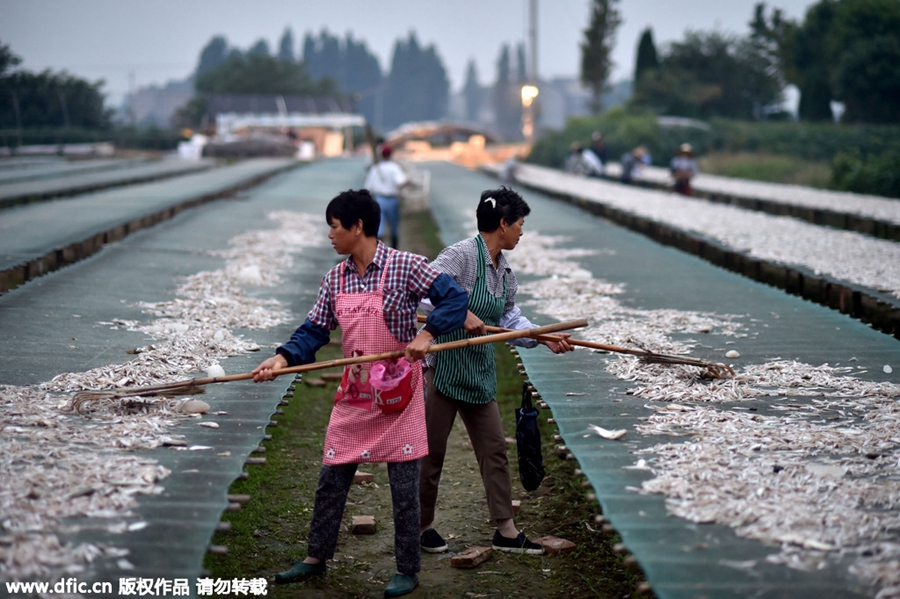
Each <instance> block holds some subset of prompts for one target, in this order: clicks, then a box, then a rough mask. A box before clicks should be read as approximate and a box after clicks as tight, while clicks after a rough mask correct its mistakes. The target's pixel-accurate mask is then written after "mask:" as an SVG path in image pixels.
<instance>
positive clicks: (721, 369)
mask: <svg viewBox="0 0 900 599" xmlns="http://www.w3.org/2000/svg"><path fill="white" fill-rule="evenodd" d="M425 318H426V317H425V316H422V315H418V319H419V322H425ZM484 328H485V330H487V331H488V332H489V333H501V332H503V331H509V330H510V329H504V328H502V327H492V326H488V325H485V327H484ZM531 330H532V331H536V330H537V329H531ZM529 336H530V337H532V338H534V339H537V340H538V341H556V342H559V341H562V339H563V338H562V337H558V336H556V335H548V334H538V335H529ZM566 342H567V343H568V344H569V345H576V346H579V347H587V348H590V349H599V350H602V351H608V352H614V353H618V354H628V355H631V356H637V357H639V358H642V359H643V360H645V361H647V362H654V363H657V364H685V365H687V366H697V367H699V368H704V369H706V370H707V372H709V373H710V374H711V375H712V376H714V377H715V378H725V377H728V376H734V370H733V369H732V368H731V367H730V366H728V365H726V364H716V363H715V362H710V361H708V360H701V359H700V358H692V357H690V356H676V355H672V354H660V353H657V352H653V351H649V350H646V349H634V348H627V347H617V346H615V345H606V344H604V343H595V342H593V341H584V340H581V339H572V338H571V337H570V338H567V339H566Z"/></svg>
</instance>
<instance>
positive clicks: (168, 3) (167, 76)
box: [0, 0, 815, 102]
mask: <svg viewBox="0 0 900 599" xmlns="http://www.w3.org/2000/svg"><path fill="white" fill-rule="evenodd" d="M756 2H757V0H689V1H687V2H678V1H675V0H622V1H621V2H620V3H619V7H620V12H621V15H622V21H623V22H622V25H621V26H620V27H619V29H618V33H617V36H616V47H615V51H614V56H613V59H614V61H615V63H616V64H615V70H614V73H613V79H614V80H619V79H623V78H630V76H631V73H632V71H633V69H634V54H635V49H636V48H637V42H638V39H639V37H640V34H641V32H642V31H643V30H644V29H645V28H646V27H651V28H652V29H653V35H654V39H655V41H656V44H657V47H658V48H659V47H660V46H662V45H663V44H665V43H666V42H670V41H673V40H680V39H683V37H684V32H685V30H687V29H693V30H702V31H709V30H713V29H719V30H721V31H725V32H730V33H738V34H741V35H743V34H746V33H747V31H748V26H747V23H748V22H749V21H750V19H751V17H752V15H753V7H754V5H755V4H756ZM537 4H538V11H537V13H538V15H537V38H538V44H537V45H538V73H539V75H540V76H541V77H542V78H551V77H555V76H577V75H578V71H579V62H580V56H581V55H580V49H579V44H580V42H581V41H582V40H583V31H584V29H585V28H586V27H587V25H588V17H589V7H590V1H589V0H538V2H537ZM812 4H815V2H813V1H811V0H769V1H768V2H767V5H768V6H769V7H778V8H781V9H782V11H783V12H784V13H785V14H786V15H787V16H788V17H790V18H793V19H798V20H802V19H803V16H804V14H805V12H806V9H807V8H808V7H809V6H810V5H812ZM529 5H530V2H529V0H376V1H372V0H0V43H3V44H7V45H9V46H10V49H11V50H12V51H13V53H15V54H17V55H18V56H20V57H21V58H22V59H23V61H22V64H21V65H20V68H25V69H29V70H32V71H40V70H43V69H45V68H50V69H53V70H55V71H56V70H63V69H65V70H67V71H69V72H70V73H72V74H74V75H77V76H79V77H83V78H86V79H88V80H90V81H96V80H98V79H104V80H105V81H106V85H105V87H104V88H103V90H104V91H105V92H106V93H107V94H109V95H110V97H111V99H112V100H113V101H115V102H118V101H120V100H121V98H122V96H123V95H124V94H125V93H127V92H128V90H129V89H131V87H132V86H133V87H142V86H146V85H149V84H163V83H165V82H167V81H169V80H173V79H183V78H185V77H186V76H188V75H189V74H190V73H191V72H192V70H193V69H194V67H195V66H196V64H197V59H198V57H199V55H200V51H201V50H202V49H203V47H204V46H205V45H206V43H207V42H209V40H210V39H211V38H212V37H213V36H214V35H223V36H225V38H226V39H227V40H228V42H229V44H231V45H232V46H236V47H238V48H241V49H243V50H246V49H247V48H249V47H250V46H251V45H252V44H254V43H255V42H256V41H257V40H259V39H261V38H262V39H265V40H267V41H268V42H269V46H270V47H271V48H272V50H273V52H275V51H277V48H278V41H279V40H280V38H281V35H282V33H283V32H284V30H285V28H286V27H290V28H291V29H292V30H293V32H294V38H295V40H296V42H297V44H298V46H299V45H300V44H301V43H302V40H303V36H304V35H305V34H306V33H307V32H313V33H314V34H318V33H319V32H320V31H321V30H322V29H323V28H326V29H328V31H330V32H331V33H332V34H334V35H337V36H339V37H341V38H343V37H344V36H345V34H346V33H348V32H351V33H352V34H353V37H354V38H355V39H356V40H361V41H365V42H366V44H367V46H368V47H369V50H370V51H371V52H373V53H374V54H375V55H376V56H377V57H378V59H379V62H380V63H381V67H382V70H383V71H387V70H388V69H389V68H390V60H391V54H392V50H393V47H394V43H395V42H396V40H397V39H398V38H404V39H405V38H406V37H407V36H408V35H409V32H410V31H413V30H415V32H416V34H417V36H418V40H419V42H420V44H422V45H423V46H427V45H430V44H434V45H435V46H436V48H437V50H438V53H439V55H440V56H441V58H442V59H443V61H444V66H445V67H446V68H447V71H448V75H449V77H450V83H451V86H452V89H453V90H454V91H455V90H458V89H459V88H460V87H461V86H462V84H463V83H464V80H465V71H466V65H467V64H468V61H469V60H475V63H476V67H477V70H478V76H479V81H480V82H481V83H482V84H485V83H489V82H492V81H493V80H494V78H495V74H496V67H495V63H496V61H497V57H498V55H499V51H500V47H501V45H502V44H503V43H508V44H510V45H513V46H514V45H515V44H517V43H519V42H522V41H527V39H528V35H529V34H528V30H529V18H528V7H529ZM297 53H298V54H299V48H298V52H297Z"/></svg>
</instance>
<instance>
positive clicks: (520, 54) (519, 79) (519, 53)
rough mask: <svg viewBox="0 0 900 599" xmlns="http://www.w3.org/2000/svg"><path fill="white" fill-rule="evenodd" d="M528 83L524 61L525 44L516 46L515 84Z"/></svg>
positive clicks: (525, 62)
mask: <svg viewBox="0 0 900 599" xmlns="http://www.w3.org/2000/svg"><path fill="white" fill-rule="evenodd" d="M527 82H528V62H527V61H526V60H525V44H523V43H522V42H519V43H518V44H516V83H519V84H520V85H521V84H523V83H527Z"/></svg>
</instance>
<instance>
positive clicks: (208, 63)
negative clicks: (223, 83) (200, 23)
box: [194, 35, 228, 77]
mask: <svg viewBox="0 0 900 599" xmlns="http://www.w3.org/2000/svg"><path fill="white" fill-rule="evenodd" d="M227 59H228V41H227V40H226V39H225V38H224V37H223V36H221V35H217V36H215V37H213V38H212V39H211V40H209V42H208V43H207V44H206V46H204V47H203V50H201V51H200V59H199V60H198V61H197V67H196V68H195V69H194V76H195V77H199V76H200V75H202V74H204V73H208V72H209V71H212V70H213V69H215V68H216V67H218V66H219V65H220V64H222V63H223V62H225V61H226V60H227Z"/></svg>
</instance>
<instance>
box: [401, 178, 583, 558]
mask: <svg viewBox="0 0 900 599" xmlns="http://www.w3.org/2000/svg"><path fill="white" fill-rule="evenodd" d="M530 212H531V209H530V208H529V207H528V204H526V203H525V200H523V199H522V197H521V196H520V195H519V194H517V193H516V192H515V191H513V190H511V189H508V188H506V187H502V188H500V189H493V190H488V191H485V192H484V193H482V194H481V200H480V201H479V203H478V208H477V210H476V217H477V219H478V231H479V233H478V235H476V236H475V237H472V238H469V239H465V240H463V241H460V242H459V243H456V244H454V245H452V246H450V247H447V248H445V249H444V250H443V251H442V252H441V253H440V255H438V257H437V258H436V259H435V260H434V262H432V266H433V267H434V268H436V269H437V270H439V271H441V272H443V273H446V274H449V275H450V276H452V277H453V278H454V279H455V280H456V282H457V283H459V284H460V286H461V287H462V288H463V289H465V290H466V291H468V293H469V312H468V315H467V316H466V322H465V324H464V325H463V330H459V331H456V332H453V333H450V334H447V335H442V336H441V337H439V338H438V340H437V342H438V343H443V342H445V341H452V340H455V339H461V338H463V337H465V336H466V335H467V334H468V335H484V334H485V333H486V332H487V331H486V330H485V325H488V326H501V327H506V328H511V329H524V328H533V327H534V326H535V325H533V324H531V322H529V320H528V319H527V318H525V317H524V316H523V315H522V313H521V311H520V310H519V308H518V307H517V306H516V304H515V298H516V291H517V289H518V284H517V282H516V276H515V274H514V273H513V271H512V269H511V268H510V267H509V263H508V262H507V261H506V257H505V256H504V255H503V250H512V249H513V248H515V247H516V244H518V242H519V238H520V237H521V236H522V225H523V224H524V221H525V217H526V216H528V214H529V213H530ZM562 337H564V339H563V340H562V341H560V342H558V343H557V342H552V341H551V342H538V341H536V340H534V339H530V338H524V339H521V340H515V341H514V342H513V344H515V345H519V346H523V347H534V346H536V345H537V344H538V343H543V344H544V345H546V346H547V347H548V348H550V349H551V350H552V351H553V352H554V353H563V352H566V351H571V350H572V349H573V348H572V346H571V345H569V344H568V343H567V342H566V341H565V338H568V335H562ZM426 364H427V365H428V370H427V372H426V375H425V380H426V397H427V401H426V402H425V418H426V422H427V426H428V455H427V456H425V457H423V458H422V472H421V479H420V485H419V486H420V491H419V497H420V502H421V505H422V526H421V530H422V537H421V543H422V549H423V551H427V552H429V553H440V552H443V551H446V550H447V543H446V542H445V541H444V539H443V538H442V537H441V535H440V534H438V532H437V531H436V530H435V529H434V516H435V503H436V502H437V494H438V484H439V483H440V479H441V470H442V468H443V464H444V456H445V454H446V450H447V438H448V436H449V435H450V431H451V429H452V428H453V421H454V420H455V419H456V415H457V414H459V415H460V418H462V421H463V423H464V424H465V426H466V431H467V432H468V433H469V439H470V440H471V443H472V448H473V449H474V450H475V456H476V458H477V460H478V466H479V468H480V470H481V478H482V481H483V483H484V490H485V494H486V495H487V502H488V511H489V513H490V516H491V519H492V520H494V521H496V524H497V530H496V531H495V532H494V538H493V547H494V549H497V550H499V551H508V552H514V553H527V554H532V555H540V554H542V553H543V548H542V547H541V546H540V545H538V544H536V543H533V542H531V541H529V540H528V539H527V538H526V536H525V533H524V532H520V531H519V530H517V529H516V526H515V522H514V521H513V508H512V489H511V485H510V478H509V462H508V459H507V456H506V445H507V443H506V436H505V435H504V433H503V422H502V420H501V418H500V410H499V408H498V407H497V402H496V401H495V399H494V396H495V395H496V392H497V375H496V364H495V361H494V348H493V346H492V345H477V346H473V347H467V348H462V349H456V350H450V351H445V352H440V353H433V354H428V356H427V357H426Z"/></svg>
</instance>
